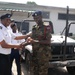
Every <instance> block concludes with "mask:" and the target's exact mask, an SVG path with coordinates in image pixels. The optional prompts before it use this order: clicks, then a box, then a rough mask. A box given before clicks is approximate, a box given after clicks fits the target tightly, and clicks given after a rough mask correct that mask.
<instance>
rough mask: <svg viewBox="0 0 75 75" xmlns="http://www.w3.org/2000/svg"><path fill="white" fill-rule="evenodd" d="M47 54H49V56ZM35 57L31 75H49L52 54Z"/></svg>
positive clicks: (31, 66)
mask: <svg viewBox="0 0 75 75" xmlns="http://www.w3.org/2000/svg"><path fill="white" fill-rule="evenodd" d="M46 53H49V55H47V54H46ZM46 53H44V52H41V53H38V54H37V55H34V57H33V58H32V61H31V64H30V75H48V68H49V59H50V57H51V54H50V52H46Z"/></svg>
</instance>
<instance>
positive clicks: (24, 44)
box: [19, 37, 39, 49]
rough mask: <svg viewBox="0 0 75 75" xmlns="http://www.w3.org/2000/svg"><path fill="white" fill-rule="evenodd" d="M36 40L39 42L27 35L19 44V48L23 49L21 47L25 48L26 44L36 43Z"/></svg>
mask: <svg viewBox="0 0 75 75" xmlns="http://www.w3.org/2000/svg"><path fill="white" fill-rule="evenodd" d="M38 42H39V41H38V40H34V39H32V38H31V37H28V38H27V39H26V41H25V42H23V43H21V44H20V45H19V48H20V49H23V48H25V46H26V45H29V44H33V43H38Z"/></svg>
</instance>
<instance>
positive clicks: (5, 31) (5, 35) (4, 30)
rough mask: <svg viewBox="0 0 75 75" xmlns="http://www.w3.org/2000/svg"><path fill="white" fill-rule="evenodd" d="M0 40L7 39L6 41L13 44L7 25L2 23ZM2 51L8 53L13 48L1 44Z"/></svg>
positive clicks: (0, 51) (0, 49)
mask: <svg viewBox="0 0 75 75" xmlns="http://www.w3.org/2000/svg"><path fill="white" fill-rule="evenodd" d="M0 27H2V28H0V42H1V41H3V40H5V42H6V43H8V44H11V33H10V31H9V29H8V28H7V27H5V26H4V25H3V24H1V23H0ZM0 53H1V54H5V55H8V54H10V53H11V48H2V47H1V45H0Z"/></svg>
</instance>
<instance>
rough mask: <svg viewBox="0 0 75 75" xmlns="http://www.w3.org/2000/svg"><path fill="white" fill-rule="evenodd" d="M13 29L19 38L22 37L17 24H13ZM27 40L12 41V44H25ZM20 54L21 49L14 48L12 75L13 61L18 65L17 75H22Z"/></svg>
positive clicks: (11, 56) (11, 58)
mask: <svg viewBox="0 0 75 75" xmlns="http://www.w3.org/2000/svg"><path fill="white" fill-rule="evenodd" d="M11 29H12V32H13V33H14V34H15V35H17V36H21V35H22V34H21V33H19V32H18V29H17V24H16V23H12V24H11ZM24 41H25V39H22V40H15V39H12V40H11V43H12V44H20V43H22V42H24ZM20 57H21V56H20V53H19V49H17V48H12V49H11V54H10V63H11V75H12V64H13V60H14V59H15V63H16V67H17V75H21V63H20Z"/></svg>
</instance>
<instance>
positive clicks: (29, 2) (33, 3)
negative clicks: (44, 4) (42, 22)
mask: <svg viewBox="0 0 75 75" xmlns="http://www.w3.org/2000/svg"><path fill="white" fill-rule="evenodd" d="M26 4H32V5H37V4H36V3H35V2H31V1H28V2H27V3H26Z"/></svg>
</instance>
